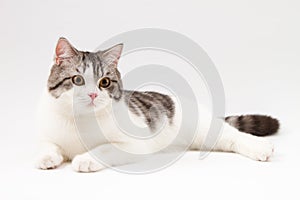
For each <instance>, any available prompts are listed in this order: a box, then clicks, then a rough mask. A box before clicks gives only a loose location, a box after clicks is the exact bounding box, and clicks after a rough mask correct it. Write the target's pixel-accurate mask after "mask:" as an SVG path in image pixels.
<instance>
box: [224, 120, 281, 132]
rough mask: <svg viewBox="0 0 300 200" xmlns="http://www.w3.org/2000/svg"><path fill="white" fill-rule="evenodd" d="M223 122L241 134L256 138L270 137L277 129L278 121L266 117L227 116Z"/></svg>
mask: <svg viewBox="0 0 300 200" xmlns="http://www.w3.org/2000/svg"><path fill="white" fill-rule="evenodd" d="M225 121H226V122H227V123H229V124H230V125H231V126H233V127H235V128H237V129H238V130H239V131H241V132H245V133H250V134H253V135H257V136H266V135H272V134H274V133H276V132H277V131H278V129H279V122H278V120H277V119H274V118H272V117H269V116H266V115H240V116H229V117H226V118H225Z"/></svg>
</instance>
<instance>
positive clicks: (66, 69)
mask: <svg viewBox="0 0 300 200" xmlns="http://www.w3.org/2000/svg"><path fill="white" fill-rule="evenodd" d="M122 49H123V44H117V45H115V46H113V47H111V48H109V49H106V50H104V51H97V52H84V51H79V50H77V49H76V48H75V47H74V46H73V45H72V44H71V43H70V42H69V41H68V40H67V39H66V38H62V37H61V38H59V40H58V42H57V45H56V49H55V58H54V64H53V66H52V68H51V72H50V75H49V78H48V84H47V89H46V90H45V91H44V93H43V95H42V98H41V102H40V105H39V107H38V115H37V119H38V122H37V124H38V131H39V133H40V134H39V135H40V138H39V141H40V143H39V144H40V149H39V153H38V156H37V160H36V167H37V168H39V169H54V168H57V167H59V166H60V165H62V163H64V162H67V161H71V165H72V168H73V169H74V170H75V171H77V172H96V171H99V170H102V169H105V168H107V167H110V166H120V165H125V164H129V163H131V162H134V161H131V160H128V159H125V158H121V157H117V156H116V155H114V153H113V150H112V149H111V148H112V146H111V144H113V145H115V146H117V147H118V148H120V149H122V150H124V151H127V152H131V153H137V154H139V153H141V154H142V153H151V152H155V151H157V150H159V149H160V148H161V147H163V146H166V145H168V144H169V142H170V140H172V139H173V138H174V136H176V133H177V132H178V129H179V126H180V122H181V114H180V109H179V104H178V102H177V101H176V99H175V98H174V97H172V96H169V95H166V94H162V93H158V92H147V91H146V92H142V91H129V90H124V89H123V86H122V79H121V75H120V72H119V71H118V61H119V59H120V56H121V53H122ZM74 105H76V110H77V111H76V112H77V113H74ZM113 105H122V106H124V107H125V108H127V109H128V112H129V114H130V116H132V117H133V118H135V119H136V120H138V123H140V124H142V126H146V127H147V130H149V132H150V133H154V132H155V131H157V128H158V127H160V126H161V122H162V121H165V124H164V126H163V128H162V129H161V130H160V131H161V133H162V134H159V136H157V137H154V138H152V139H149V140H147V141H145V140H137V139H134V138H132V137H129V136H128V135H125V134H123V133H122V131H121V130H120V129H118V126H117V125H116V124H115V121H114V119H113V114H114V113H113V107H112V106H113ZM199 106H200V105H199ZM199 111H200V115H201V116H202V118H203V119H204V122H205V123H202V126H200V128H199V129H197V131H198V132H197V133H196V137H195V138H194V140H193V142H192V143H191V144H187V141H186V140H185V139H184V138H182V140H181V141H179V142H178V140H177V143H176V144H172V145H174V146H183V145H189V149H190V150H199V151H200V150H203V151H206V150H208V149H206V147H205V146H204V145H203V142H204V139H205V137H206V133H207V132H208V128H209V125H210V121H211V114H210V113H209V112H208V111H207V110H206V109H205V108H204V107H199ZM91 113H92V114H91ZM75 115H76V116H77V117H79V118H80V119H85V120H84V121H85V123H86V124H84V125H85V126H87V127H92V125H90V124H89V117H91V116H93V117H96V120H97V123H98V124H99V126H100V127H101V130H102V132H103V134H104V135H105V136H106V137H107V138H108V139H107V140H108V142H109V143H107V141H101V139H99V140H97V139H95V140H93V142H92V144H91V145H90V147H92V148H93V149H95V150H98V151H99V152H103V156H106V161H107V163H106V165H104V164H103V163H100V162H98V161H97V160H96V159H95V158H94V157H93V156H92V155H91V154H90V153H89V152H88V150H87V149H86V146H85V145H84V144H83V142H82V140H81V139H80V136H79V133H78V129H77V127H78V124H76V122H75V120H74V117H75ZM223 122H224V125H223V130H222V132H221V133H222V134H221V136H220V138H219V139H218V140H217V141H216V144H215V145H214V146H213V149H212V150H213V151H223V152H235V153H239V154H241V155H244V156H246V157H249V158H251V159H253V160H257V161H268V160H269V158H270V157H271V156H272V154H273V149H274V148H273V144H272V143H271V142H269V141H268V140H266V139H265V138H262V137H259V136H266V135H271V134H274V133H276V132H277V131H278V129H279V121H278V120H277V119H275V118H272V117H269V116H265V115H243V116H228V117H226V118H224V119H223ZM91 131H92V130H91ZM186 131H188V130H186ZM87 134H88V133H87ZM135 134H136V133H135Z"/></svg>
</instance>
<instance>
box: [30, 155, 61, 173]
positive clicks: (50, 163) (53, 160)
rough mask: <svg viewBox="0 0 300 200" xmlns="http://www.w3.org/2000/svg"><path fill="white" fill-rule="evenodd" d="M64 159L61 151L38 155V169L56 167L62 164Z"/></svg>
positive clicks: (36, 164)
mask: <svg viewBox="0 0 300 200" xmlns="http://www.w3.org/2000/svg"><path fill="white" fill-rule="evenodd" d="M63 161H64V158H63V156H62V155H60V154H59V153H56V152H55V153H54V152H53V153H47V154H43V155H40V156H39V157H38V159H37V160H36V163H35V166H36V168H38V169H54V168H56V167H58V166H60V165H61V164H62V163H63Z"/></svg>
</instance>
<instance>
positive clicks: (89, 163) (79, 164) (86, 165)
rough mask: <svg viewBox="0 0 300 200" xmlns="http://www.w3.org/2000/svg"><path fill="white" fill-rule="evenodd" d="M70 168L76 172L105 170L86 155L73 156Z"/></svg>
mask: <svg viewBox="0 0 300 200" xmlns="http://www.w3.org/2000/svg"><path fill="white" fill-rule="evenodd" d="M72 168H73V169H74V170H75V171H77V172H96V171H99V170H102V169H104V168H105V166H104V165H102V164H101V163H99V162H98V161H97V160H95V159H94V158H93V157H92V156H91V155H89V154H88V153H85V154H81V155H77V156H75V158H74V159H73V160H72Z"/></svg>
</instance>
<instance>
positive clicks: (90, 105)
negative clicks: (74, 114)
mask: <svg viewBox="0 0 300 200" xmlns="http://www.w3.org/2000/svg"><path fill="white" fill-rule="evenodd" d="M88 107H96V104H95V103H94V102H93V101H91V103H89V104H88Z"/></svg>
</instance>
